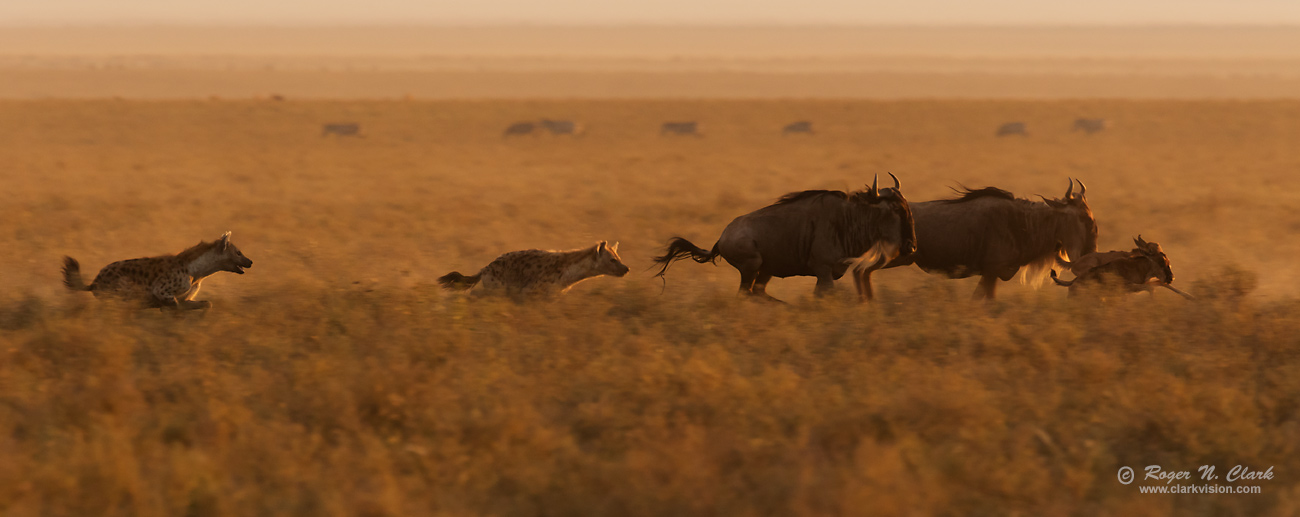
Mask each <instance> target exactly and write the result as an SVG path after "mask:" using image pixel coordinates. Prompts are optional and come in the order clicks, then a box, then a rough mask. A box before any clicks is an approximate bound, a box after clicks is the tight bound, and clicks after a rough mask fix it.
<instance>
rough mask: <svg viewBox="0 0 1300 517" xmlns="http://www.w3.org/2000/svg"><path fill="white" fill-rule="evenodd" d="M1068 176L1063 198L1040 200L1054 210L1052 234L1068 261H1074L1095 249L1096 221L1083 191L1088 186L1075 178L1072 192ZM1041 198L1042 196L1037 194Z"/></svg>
mask: <svg viewBox="0 0 1300 517" xmlns="http://www.w3.org/2000/svg"><path fill="white" fill-rule="evenodd" d="M1075 181H1078V180H1075V179H1073V178H1071V179H1070V188H1067V189H1065V197H1063V198H1060V199H1048V198H1046V197H1043V201H1044V202H1046V203H1047V205H1048V206H1050V207H1052V209H1053V210H1054V211H1055V214H1054V215H1055V217H1053V218H1052V220H1054V221H1055V226H1056V228H1055V230H1056V235H1057V236H1058V237H1059V240H1060V245H1061V248H1062V250H1063V251H1065V253H1066V254H1067V255H1068V256H1069V257H1070V260H1077V259H1078V258H1079V257H1082V256H1084V255H1086V254H1089V253H1093V252H1095V251H1097V221H1096V219H1094V218H1093V216H1092V209H1090V208H1088V199H1087V198H1086V197H1085V196H1084V194H1085V193H1086V192H1087V191H1088V187H1087V186H1086V185H1084V184H1083V182H1082V181H1079V192H1077V193H1076V192H1075V191H1074V182H1075ZM1040 197H1042V196H1040Z"/></svg>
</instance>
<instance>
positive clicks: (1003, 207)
mask: <svg viewBox="0 0 1300 517" xmlns="http://www.w3.org/2000/svg"><path fill="white" fill-rule="evenodd" d="M1079 187H1080V188H1079V192H1078V193H1077V194H1076V193H1074V180H1070V188H1069V189H1067V190H1066V191H1065V198H1063V199H1047V198H1043V201H1041V202H1039V201H1030V200H1028V199H1017V198H1016V197H1015V196H1013V195H1012V194H1011V193H1010V192H1007V191H1005V190H1002V189H999V188H995V187H986V188H982V189H979V190H969V189H964V190H962V191H959V192H960V193H961V196H960V197H958V198H956V199H944V200H937V201H925V202H922V203H915V204H913V205H912V214H913V215H914V216H915V217H916V239H917V241H916V246H917V250H916V253H914V254H912V256H910V257H902V258H899V259H897V260H895V261H893V262H892V263H890V264H889V265H888V266H886V267H897V266H905V265H908V264H916V265H917V266H918V267H920V268H921V269H922V270H924V271H926V272H929V273H940V274H946V275H948V276H949V277H950V278H967V277H971V276H976V275H979V276H980V277H981V278H980V283H979V287H978V288H977V289H976V290H975V298H976V299H979V298H993V292H994V290H995V289H996V288H997V283H998V279H1002V280H1011V278H1012V277H1014V276H1015V275H1016V272H1017V271H1022V270H1023V272H1024V275H1025V276H1024V279H1025V280H1026V281H1028V280H1034V281H1038V280H1041V279H1042V277H1043V275H1044V273H1046V272H1047V270H1048V269H1050V268H1051V267H1052V266H1053V265H1055V264H1056V261H1057V260H1058V259H1059V257H1060V254H1061V253H1062V252H1064V253H1066V254H1067V255H1068V256H1069V258H1070V260H1075V259H1078V258H1079V257H1082V256H1084V255H1085V254H1088V253H1092V252H1094V251H1097V223H1096V221H1095V220H1093V217H1092V210H1091V209H1089V208H1088V201H1087V199H1086V198H1084V192H1085V191H1086V190H1087V187H1085V186H1084V185H1083V182H1082V181H1080V182H1079Z"/></svg>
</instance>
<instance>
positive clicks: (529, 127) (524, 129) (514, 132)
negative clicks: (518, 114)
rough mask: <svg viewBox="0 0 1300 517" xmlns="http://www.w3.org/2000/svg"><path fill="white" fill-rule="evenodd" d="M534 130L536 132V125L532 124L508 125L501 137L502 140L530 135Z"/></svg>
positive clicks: (516, 123) (517, 123) (518, 123)
mask: <svg viewBox="0 0 1300 517" xmlns="http://www.w3.org/2000/svg"><path fill="white" fill-rule="evenodd" d="M535 130H537V124H534V123H532V122H515V123H514V124H510V127H507V128H506V132H505V133H503V134H502V135H501V136H502V137H503V138H504V137H509V136H520V135H531V134H533V131H535Z"/></svg>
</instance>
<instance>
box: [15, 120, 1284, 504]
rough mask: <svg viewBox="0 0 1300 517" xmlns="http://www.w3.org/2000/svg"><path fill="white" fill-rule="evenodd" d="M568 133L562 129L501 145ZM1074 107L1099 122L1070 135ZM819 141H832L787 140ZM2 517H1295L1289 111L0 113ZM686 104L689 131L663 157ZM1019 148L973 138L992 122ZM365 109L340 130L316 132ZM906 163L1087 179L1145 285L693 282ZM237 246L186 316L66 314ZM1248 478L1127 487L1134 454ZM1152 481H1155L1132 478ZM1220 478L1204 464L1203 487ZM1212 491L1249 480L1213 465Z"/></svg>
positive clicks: (915, 167)
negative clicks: (1010, 125) (524, 270)
mask: <svg viewBox="0 0 1300 517" xmlns="http://www.w3.org/2000/svg"><path fill="white" fill-rule="evenodd" d="M543 116H545V117H552V118H573V119H576V120H580V121H582V122H583V123H585V124H586V125H587V127H588V133H587V134H586V135H585V136H582V137H578V138H567V137H552V136H538V137H523V138H511V139H504V138H502V137H501V132H502V130H503V129H504V128H505V126H506V125H508V124H509V123H511V122H514V121H517V120H525V119H536V118H540V117H543ZM1080 116H1097V117H1106V118H1109V119H1111V120H1113V121H1114V123H1115V126H1114V128H1113V129H1112V130H1109V131H1107V132H1104V133H1101V134H1097V135H1093V136H1085V135H1083V134H1080V133H1070V132H1069V125H1070V122H1071V121H1072V120H1073V119H1074V118H1076V117H1080ZM797 119H808V120H812V121H814V124H815V126H816V128H817V130H818V131H819V134H817V135H816V136H812V137H781V136H780V135H779V134H778V129H779V128H780V126H781V125H783V124H785V123H787V122H790V121H793V120H797ZM0 120H5V121H7V122H6V123H5V124H3V125H0V142H3V145H0V185H3V187H4V188H3V189H0V206H2V207H4V211H3V215H2V216H0V236H3V241H2V242H4V243H5V244H4V245H3V246H0V260H3V263H4V264H5V265H6V267H5V269H4V272H3V273H0V287H3V289H0V458H2V459H3V460H4V461H0V513H3V514H4V515H14V516H25V515H193V516H207V515H241V516H242V515H420V514H440V515H538V514H547V515H593V514H599V515H666V514H691V515H693V514H710V515H785V514H800V515H843V514H850V515H909V514H910V515H1005V514H1018V515H1065V514H1085V515H1090V514H1104V515H1171V514H1173V515H1219V514H1261V515H1269V514H1271V515H1294V514H1296V513H1297V512H1300V477H1297V474H1296V473H1297V472H1300V453H1298V452H1300V451H1297V444H1300V419H1298V418H1297V416H1296V414H1297V412H1296V410H1297V408H1298V407H1300V380H1297V379H1300V357H1297V353H1298V352H1297V350H1300V348H1298V347H1297V345H1300V337H1298V336H1300V318H1297V317H1296V316H1295V314H1296V311H1297V310H1298V309H1300V303H1297V300H1296V292H1295V281H1296V280H1297V278H1296V265H1295V262H1294V257H1295V256H1296V252H1297V251H1298V250H1297V247H1298V246H1300V242H1298V241H1297V240H1296V239H1294V238H1293V237H1292V235H1293V234H1294V233H1295V232H1296V231H1297V230H1300V209H1297V208H1296V207H1297V206H1300V188H1297V187H1300V176H1297V175H1296V171H1297V169H1298V168H1300V149H1298V148H1297V146H1296V145H1295V143H1296V136H1297V135H1300V102H1291V101H1276V102H1264V101H1260V102H1173V101H1169V102H1157V101H1144V102H1134V101H1052V102H1015V101H907V102H869V101H763V102H756V101H744V102H741V101H547V102H540V101H538V102H527V101H481V102H400V101H394V102H342V101H340V102H297V101H293V100H290V101H288V102H271V101H167V102H163V101H22V102H19V101H9V102H0ZM666 120H699V121H701V123H702V125H703V132H704V136H703V137H700V138H689V137H686V138H669V137H659V136H657V127H658V124H659V123H661V122H663V121H666ZM1010 120H1022V121H1025V122H1027V123H1028V124H1029V127H1030V131H1031V135H1030V136H1029V137H1027V138H1002V139H998V138H995V137H993V130H994V128H995V127H996V126H997V125H998V124H999V123H1002V122H1006V121H1010ZM326 122H358V123H360V124H361V125H362V132H363V133H364V135H365V136H364V137H362V138H337V137H321V136H320V124H322V123H326ZM887 171H891V172H894V173H895V174H897V175H898V176H899V177H900V178H901V179H902V181H903V192H904V193H905V194H906V195H907V196H908V197H909V199H911V200H913V201H919V200H926V199H934V198H937V197H944V196H946V195H948V190H947V188H948V187H949V186H954V185H957V184H959V183H961V184H965V185H968V186H972V187H978V186H984V185H997V186H1001V187H1004V188H1008V189H1010V190H1012V191H1014V192H1016V193H1018V194H1020V195H1023V196H1030V195H1033V194H1040V193H1041V194H1046V195H1050V196H1059V195H1060V194H1062V193H1063V192H1062V190H1063V189H1064V188H1065V186H1066V183H1067V181H1066V178H1067V177H1077V178H1080V179H1082V180H1083V181H1084V182H1086V183H1087V184H1088V197H1089V201H1090V203H1091V205H1092V208H1093V210H1094V211H1095V213H1096V215H1097V220H1098V223H1099V225H1100V227H1101V239H1100V247H1101V248H1102V249H1128V248H1129V247H1131V241H1130V239H1131V237H1133V236H1134V235H1137V234H1139V233H1140V234H1142V235H1143V237H1144V238H1147V239H1148V240H1153V241H1157V242H1160V243H1161V244H1162V245H1163V246H1164V249H1165V250H1166V251H1167V252H1168V254H1169V256H1170V258H1171V260H1172V262H1173V269H1174V272H1175V274H1176V275H1177V281H1176V285H1180V286H1182V287H1183V288H1184V289H1185V290H1187V291H1189V292H1191V293H1192V294H1195V295H1197V296H1199V297H1200V300H1198V301H1196V302H1194V303H1189V302H1186V301H1185V300H1182V299H1181V298H1178V297H1177V296H1175V295H1173V294H1172V293H1169V292H1164V291H1162V292H1159V293H1156V294H1155V295H1154V296H1147V295H1137V296H1125V297H1118V298H1116V299H1112V300H1109V301H1108V302H1106V303H1101V304H1096V303H1077V302H1072V301H1068V300H1066V299H1065V290H1064V289H1061V288H1057V287H1043V288H1042V289H1039V290H1033V289H1030V288H1028V287H1024V286H1019V285H1015V284H1004V285H1003V286H1001V289H1000V291H1001V292H1000V298H999V299H998V300H997V301H995V302H992V303H988V304H977V303H971V302H970V301H968V300H967V298H968V296H969V295H970V293H971V291H973V289H974V282H973V281H971V280H960V281H950V280H943V279H939V278H935V277H930V276H927V275H924V274H922V273H920V272H918V271H916V270H914V269H901V270H888V271H884V272H880V273H877V275H876V276H875V278H876V285H877V290H878V301H877V303H874V304H871V305H866V306H862V305H858V304H856V303H853V302H852V300H853V298H854V295H853V293H852V289H851V288H850V287H849V286H847V285H842V286H840V287H839V289H838V290H837V293H836V294H835V295H834V296H832V297H830V298H828V299H825V300H814V299H812V297H811V291H812V283H813V282H812V281H811V279H785V280H780V279H778V280H774V281H773V283H772V285H771V286H770V292H771V293H772V294H774V295H775V296H777V297H779V298H782V299H785V300H787V301H789V302H791V305H790V306H788V307H784V306H773V305H767V304H757V303H750V302H746V301H743V300H739V299H737V298H736V297H735V295H734V290H735V287H736V283H737V278H738V275H737V274H736V273H735V271H734V270H733V269H731V268H730V267H729V266H726V265H725V264H723V265H720V266H718V267H713V266H708V265H697V264H693V263H689V262H686V263H680V264H677V265H675V266H674V267H673V268H672V269H671V270H670V271H669V273H668V276H667V279H666V280H667V281H666V283H660V282H659V281H658V280H657V279H654V278H653V277H652V276H651V273H649V272H643V271H644V270H645V269H648V268H649V267H650V265H651V264H650V257H651V256H652V255H654V254H655V253H656V252H657V251H658V246H659V245H661V244H662V243H663V241H664V240H666V239H667V238H668V237H671V236H673V235H682V236H685V237H687V238H690V239H692V240H694V241H695V242H696V243H697V244H700V245H702V246H707V245H708V244H710V243H712V241H713V239H715V238H716V237H717V235H718V234H719V232H720V231H721V230H722V228H723V227H724V226H725V225H726V223H727V222H728V221H730V219H731V218H732V217H734V216H736V215H739V214H741V213H744V212H747V211H749V210H753V209H755V208H758V207H761V206H763V205H765V204H766V203H768V202H770V201H771V200H773V199H774V198H775V197H777V196H778V195H780V194H783V193H785V192H788V191H793V190H801V189H809V188H859V187H860V186H861V185H862V184H863V183H864V182H869V181H870V179H871V176H872V175H873V174H876V173H881V174H883V173H885V172H887ZM226 230H233V232H234V233H233V238H234V242H235V243H237V244H238V245H239V246H240V248H241V249H242V250H243V251H244V252H245V253H246V254H247V255H248V256H249V258H251V259H252V260H253V261H254V266H253V267H252V268H251V269H249V271H248V273H247V274H245V275H242V276H237V275H231V274H221V275H218V276H215V277H213V278H211V279H210V280H209V281H208V282H206V283H205V289H204V291H203V293H202V294H201V295H200V298H202V299H208V300H211V301H213V303H214V308H213V309H212V310H211V311H209V312H207V313H206V314H198V313H195V314H185V315H181V316H180V317H175V316H173V315H169V314H162V313H159V312H157V311H142V312H123V311H122V310H120V309H119V308H116V307H113V306H111V305H105V304H100V303H96V302H94V301H93V300H92V299H91V297H90V296H89V295H88V294H86V293H76V294H73V293H67V292H65V291H64V290H63V289H62V287H61V285H60V278H59V275H58V268H59V265H60V258H61V257H62V256H63V255H65V254H66V255H71V256H73V257H76V258H78V259H80V260H81V262H82V264H83V268H85V269H86V270H87V272H88V273H89V274H92V275H93V272H94V271H96V270H97V269H98V268H99V267H102V266H103V265H105V264H107V263H109V262H112V261H115V260H120V259H125V258H133V257H139V256H147V255H156V254H162V253H174V252H176V251H179V250H181V249H183V248H184V247H186V246H189V245H192V244H194V243H196V242H198V241H199V240H200V239H205V240H211V239H213V238H215V237H217V236H219V235H220V234H221V232H224V231H226ZM600 239H608V240H610V241H621V246H620V252H621V254H622V255H623V258H624V260H625V262H627V263H628V265H629V266H631V267H632V268H633V274H630V275H629V276H628V277H626V278H622V279H613V278H600V279H595V280H591V281H588V282H586V283H583V284H580V285H579V286H577V287H576V288H575V289H573V291H571V292H570V293H569V294H568V295H567V296H565V297H563V298H561V299H559V300H557V301H555V302H553V303H538V304H516V303H513V302H510V301H506V300H496V299H490V298H486V299H485V298H474V297H466V296H461V295H453V294H447V293H444V292H442V291H441V290H440V289H438V288H437V287H436V286H435V285H434V282H433V280H434V279H435V278H437V277H438V276H440V275H442V274H444V273H446V272H448V271H451V270H459V271H461V272H466V273H469V272H472V271H475V270H476V269H477V268H479V267H481V266H483V265H485V264H486V263H487V262H489V261H490V260H492V259H493V258H494V257H496V256H497V255H498V254H500V253H502V252H505V251H510V250H515V249H524V248H532V247H540V248H561V249H562V248H575V247H580V246H586V245H590V244H592V243H594V242H595V241H597V240H600ZM1151 464H1158V465H1162V466H1163V467H1164V468H1165V469H1166V470H1190V471H1193V473H1194V474H1195V469H1196V468H1197V467H1198V466H1200V465H1216V466H1217V469H1218V472H1219V473H1220V474H1221V476H1222V475H1223V474H1226V471H1227V470H1228V469H1230V468H1231V467H1232V466H1234V465H1238V464H1241V465H1248V466H1250V467H1252V468H1256V469H1260V470H1262V469H1266V468H1268V467H1270V466H1271V467H1273V472H1274V479H1273V480H1270V481H1263V482H1260V483H1259V484H1260V485H1261V486H1262V493H1261V494H1258V495H1226V494H1220V495H1200V496H1192V495H1181V496H1172V495H1165V496H1160V495H1144V494H1140V493H1139V492H1138V489H1137V486H1138V485H1140V484H1143V483H1147V484H1150V483H1149V482H1143V481H1139V482H1138V483H1135V484H1133V485H1128V486H1125V485H1121V484H1120V483H1119V482H1118V481H1117V480H1116V472H1117V469H1118V468H1119V467H1120V466H1125V465H1127V466H1131V467H1133V468H1135V469H1138V470H1139V473H1140V472H1141V467H1143V466H1145V465H1151ZM1139 476H1140V474H1139ZM1220 482H1222V481H1220ZM1236 484H1238V485H1240V484H1245V483H1236Z"/></svg>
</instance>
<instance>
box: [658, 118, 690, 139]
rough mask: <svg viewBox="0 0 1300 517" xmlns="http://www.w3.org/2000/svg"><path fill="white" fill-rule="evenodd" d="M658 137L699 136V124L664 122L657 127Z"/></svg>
mask: <svg viewBox="0 0 1300 517" xmlns="http://www.w3.org/2000/svg"><path fill="white" fill-rule="evenodd" d="M659 134H660V135H692V136H700V124H699V122H694V121H692V122H664V124H663V125H662V126H659Z"/></svg>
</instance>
